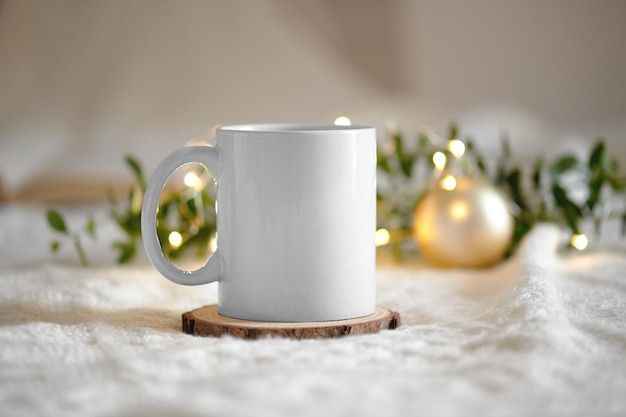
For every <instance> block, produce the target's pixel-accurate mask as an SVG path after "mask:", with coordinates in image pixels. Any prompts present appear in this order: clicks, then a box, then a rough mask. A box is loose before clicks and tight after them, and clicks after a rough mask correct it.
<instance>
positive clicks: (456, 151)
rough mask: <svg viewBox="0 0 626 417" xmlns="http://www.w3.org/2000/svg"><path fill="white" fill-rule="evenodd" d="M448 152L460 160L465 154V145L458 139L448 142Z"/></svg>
mask: <svg viewBox="0 0 626 417" xmlns="http://www.w3.org/2000/svg"><path fill="white" fill-rule="evenodd" d="M448 150H449V151H450V152H451V153H452V155H454V156H456V157H457V158H460V157H461V156H463V154H464V153H465V144H464V143H463V142H461V141H460V140H458V139H452V140H451V141H449V142H448Z"/></svg>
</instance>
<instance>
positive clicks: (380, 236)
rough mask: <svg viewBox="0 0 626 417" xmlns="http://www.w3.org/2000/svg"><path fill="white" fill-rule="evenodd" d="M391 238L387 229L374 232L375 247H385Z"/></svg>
mask: <svg viewBox="0 0 626 417" xmlns="http://www.w3.org/2000/svg"><path fill="white" fill-rule="evenodd" d="M390 238H391V236H390V235H389V231H388V230H387V229H378V230H377V231H376V237H375V239H374V240H375V242H376V246H377V247H378V246H385V245H386V244H387V243H389V240H390Z"/></svg>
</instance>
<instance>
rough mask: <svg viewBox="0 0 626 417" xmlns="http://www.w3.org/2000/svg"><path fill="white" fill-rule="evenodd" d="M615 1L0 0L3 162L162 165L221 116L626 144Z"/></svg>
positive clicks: (620, 17) (623, 7) (487, 141)
mask: <svg viewBox="0 0 626 417" xmlns="http://www.w3.org/2000/svg"><path fill="white" fill-rule="evenodd" d="M623 22H626V2H623V1H619V0H614V1H612V0H600V1H591V0H553V1H548V2H546V1H536V0H532V1H524V2H520V1H510V0H476V1H471V2H470V1H461V0H449V1H434V0H433V1H426V0H416V1H410V0H392V1H375V0H339V1H335V0H317V1H307V0H296V1H287V0H258V1H243V0H234V1H215V0H213V1H193V0H185V1H181V2H174V1H144V0H135V1H128V2H126V1H124V2H123V1H111V2H108V1H107V2H103V1H78V0H57V1H54V2H52V1H35V0H25V1H17V0H2V1H1V2H0V178H2V179H3V181H4V182H5V184H6V185H7V186H8V187H9V188H13V189H14V188H19V187H20V186H21V185H22V184H24V183H25V182H27V181H28V180H29V179H31V178H32V177H33V176H35V175H37V174H39V173H41V172H52V173H54V174H56V175H76V174H81V173H91V174H96V175H115V174H118V173H119V172H122V171H123V170H124V168H123V166H122V163H121V157H122V155H123V154H124V153H126V152H130V153H133V154H135V155H137V156H138V157H139V158H140V159H142V160H144V161H145V162H146V164H147V165H148V167H152V166H154V164H156V162H157V161H158V160H160V159H161V158H162V157H163V156H164V155H165V154H166V153H167V152H169V151H170V150H172V149H174V148H176V147H179V146H182V145H183V144H184V143H185V142H186V141H187V140H188V139H191V138H193V137H194V136H198V135H202V134H203V133H204V132H205V131H206V130H207V129H209V128H210V127H211V126H213V125H214V124H217V123H233V122H248V121H254V122H258V121H299V120H307V121H316V122H322V121H332V119H333V118H334V117H335V116H338V115H340V114H348V115H350V116H352V117H353V118H354V119H355V120H356V121H358V122H361V123H369V124H374V125H376V126H378V127H382V126H384V122H385V120H387V119H389V118H393V119H395V120H396V122H397V123H398V125H399V126H400V127H401V128H405V129H407V130H408V131H411V130H416V129H418V128H421V127H422V126H425V125H428V126H430V127H432V128H434V129H436V130H439V131H441V130H443V129H445V126H446V124H447V123H448V122H449V121H450V120H452V119H455V120H458V121H460V122H461V124H462V128H464V129H465V131H467V132H468V133H472V134H474V136H475V137H476V139H477V140H478V141H479V142H481V144H482V145H484V146H485V147H487V148H489V147H495V146H496V145H495V143H496V142H497V138H496V136H498V135H499V134H500V133H501V132H502V131H503V130H507V131H509V133H510V136H511V137H512V138H513V139H514V140H517V141H518V142H519V143H518V146H520V147H521V148H522V149H523V150H524V152H527V153H532V152H535V151H538V150H541V149H542V148H543V147H546V146H548V147H555V146H557V145H558V143H560V142H563V141H565V142H568V141H570V142H571V141H577V140H578V141H583V142H584V141H587V140H591V139H594V138H595V137H596V136H598V135H604V136H606V138H607V141H608V142H610V144H611V146H612V147H613V148H614V149H616V151H615V152H616V154H617V155H618V156H619V157H620V158H621V159H626V158H624V155H626V138H625V137H624V135H626V80H625V76H626V75H625V74H626V47H624V45H626V25H624V24H623Z"/></svg>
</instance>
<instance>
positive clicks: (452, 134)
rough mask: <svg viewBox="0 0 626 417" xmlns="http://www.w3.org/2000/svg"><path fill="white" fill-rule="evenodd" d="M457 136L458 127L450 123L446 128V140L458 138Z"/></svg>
mask: <svg viewBox="0 0 626 417" xmlns="http://www.w3.org/2000/svg"><path fill="white" fill-rule="evenodd" d="M458 137H459V128H458V126H457V124H456V123H454V122H453V123H451V124H450V128H449V130H448V140H452V139H458Z"/></svg>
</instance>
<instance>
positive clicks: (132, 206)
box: [47, 156, 216, 265]
mask: <svg viewBox="0 0 626 417" xmlns="http://www.w3.org/2000/svg"><path fill="white" fill-rule="evenodd" d="M125 163H126V165H127V167H128V168H129V170H130V171H131V173H132V175H133V178H134V181H133V184H132V186H131V187H130V190H129V192H128V197H127V199H126V200H125V201H122V202H119V201H117V199H116V198H115V196H114V195H113V193H112V192H109V196H108V199H109V206H110V211H109V215H110V218H111V220H113V222H114V224H115V225H116V226H117V227H118V228H119V230H120V232H121V233H122V235H123V238H122V239H120V240H116V241H114V242H113V243H112V246H113V249H114V250H115V251H117V252H118V257H117V262H118V263H120V264H125V263H129V262H131V261H132V260H133V259H135V258H136V256H137V252H138V250H137V248H138V245H140V244H141V205H142V201H143V196H144V194H145V191H146V185H147V179H146V176H145V174H144V171H143V168H142V166H141V164H140V163H139V162H138V161H137V160H136V159H135V158H133V157H131V156H126V158H125ZM190 172H193V175H195V178H196V179H197V181H200V182H198V183H196V186H195V187H184V188H182V189H177V188H170V189H168V190H166V191H164V192H163V194H162V195H161V198H160V199H159V210H158V213H157V219H156V222H157V235H158V236H159V240H160V242H161V247H162V250H163V253H164V254H165V256H166V257H167V258H168V259H170V260H175V259H178V258H180V257H181V256H182V255H183V254H184V253H186V252H187V251H189V250H191V249H193V248H195V253H194V254H195V255H197V256H203V255H206V253H207V251H208V247H209V242H210V241H211V239H212V238H214V236H215V231H216V218H215V186H214V184H212V183H211V182H209V181H204V180H203V179H204V178H205V177H208V173H207V171H206V169H204V168H197V169H195V170H193V171H190ZM204 182H208V184H204ZM47 220H48V224H49V225H50V227H51V228H52V229H53V231H55V232H57V233H59V234H60V235H62V236H63V237H65V238H67V239H69V240H71V241H72V243H73V245H74V248H75V250H76V253H77V255H78V257H79V259H80V261H81V264H83V265H87V264H88V259H87V256H86V254H85V251H84V249H83V246H82V240H83V239H84V237H86V236H88V237H90V238H95V236H96V222H95V220H94V219H93V217H92V216H89V218H88V220H87V223H86V225H85V227H83V228H81V229H78V230H76V231H73V232H70V231H69V230H68V228H67V226H66V223H67V222H66V221H65V219H64V218H63V216H62V215H61V213H60V212H58V211H56V210H49V211H48V213H47ZM172 233H177V234H179V235H180V237H181V239H182V240H181V242H180V244H179V243H178V242H176V241H173V240H171V239H170V236H171V234H172ZM60 247H61V241H59V240H54V241H53V242H52V244H51V250H52V252H57V251H58V250H59V248H60Z"/></svg>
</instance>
